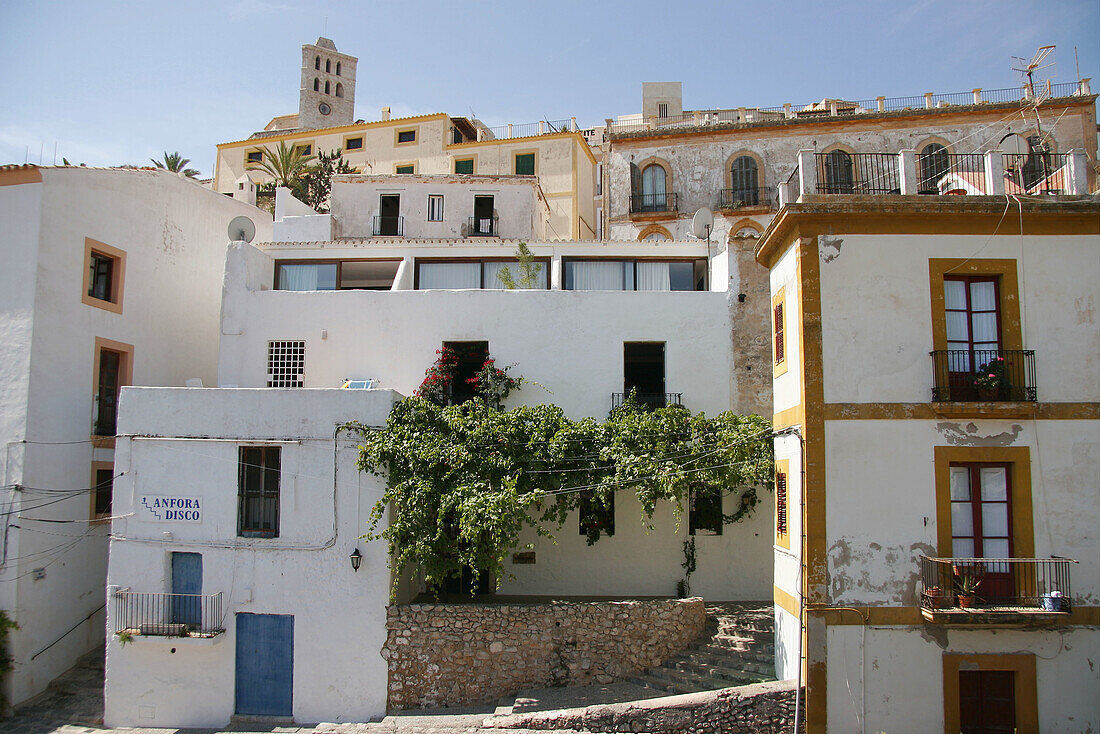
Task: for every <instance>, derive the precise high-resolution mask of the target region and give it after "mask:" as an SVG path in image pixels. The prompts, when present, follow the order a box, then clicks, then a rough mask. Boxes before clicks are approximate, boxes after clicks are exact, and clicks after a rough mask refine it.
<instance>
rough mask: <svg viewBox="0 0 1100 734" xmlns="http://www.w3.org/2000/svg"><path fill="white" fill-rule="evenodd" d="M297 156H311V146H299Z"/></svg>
mask: <svg viewBox="0 0 1100 734" xmlns="http://www.w3.org/2000/svg"><path fill="white" fill-rule="evenodd" d="M298 155H313V146H312V145H309V144H306V145H299V146H298Z"/></svg>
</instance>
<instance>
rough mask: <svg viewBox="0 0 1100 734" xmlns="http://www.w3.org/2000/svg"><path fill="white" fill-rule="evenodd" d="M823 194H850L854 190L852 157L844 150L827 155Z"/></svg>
mask: <svg viewBox="0 0 1100 734" xmlns="http://www.w3.org/2000/svg"><path fill="white" fill-rule="evenodd" d="M823 184H824V185H823V186H822V189H823V191H822V192H821V193H823V194H850V193H852V189H853V179H852V156H850V155H848V154H847V153H846V152H844V151H843V150H833V151H830V152H828V153H826V154H825V181H824V182H823Z"/></svg>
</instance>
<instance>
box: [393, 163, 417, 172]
mask: <svg viewBox="0 0 1100 734" xmlns="http://www.w3.org/2000/svg"><path fill="white" fill-rule="evenodd" d="M393 172H394V173H416V164H415V163H407V164H405V165H402V166H397V167H396V168H394V170H393Z"/></svg>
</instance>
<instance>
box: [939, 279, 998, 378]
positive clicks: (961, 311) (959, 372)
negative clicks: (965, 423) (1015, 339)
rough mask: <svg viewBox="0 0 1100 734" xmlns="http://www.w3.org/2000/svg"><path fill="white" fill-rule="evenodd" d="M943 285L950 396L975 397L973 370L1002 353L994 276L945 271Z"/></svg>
mask: <svg viewBox="0 0 1100 734" xmlns="http://www.w3.org/2000/svg"><path fill="white" fill-rule="evenodd" d="M943 288H944V316H945V318H946V319H947V350H948V351H947V370H948V385H949V387H950V389H951V399H952V400H978V399H979V396H978V391H977V389H976V388H975V387H974V374H975V372H976V371H977V370H978V369H979V368H980V367H982V366H983V365H985V364H988V363H989V362H990V361H992V360H993V359H994V358H996V357H999V356H1001V355H1000V351H1001V314H1000V311H999V309H998V304H999V303H1000V293H999V292H998V288H997V278H996V277H989V276H962V275H948V276H944V279H943Z"/></svg>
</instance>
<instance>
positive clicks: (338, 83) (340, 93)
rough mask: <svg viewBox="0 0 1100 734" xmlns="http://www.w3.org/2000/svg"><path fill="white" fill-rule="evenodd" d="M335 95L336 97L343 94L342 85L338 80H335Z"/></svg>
mask: <svg viewBox="0 0 1100 734" xmlns="http://www.w3.org/2000/svg"><path fill="white" fill-rule="evenodd" d="M336 96H337V97H343V96H344V85H343V84H341V83H340V82H336Z"/></svg>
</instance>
